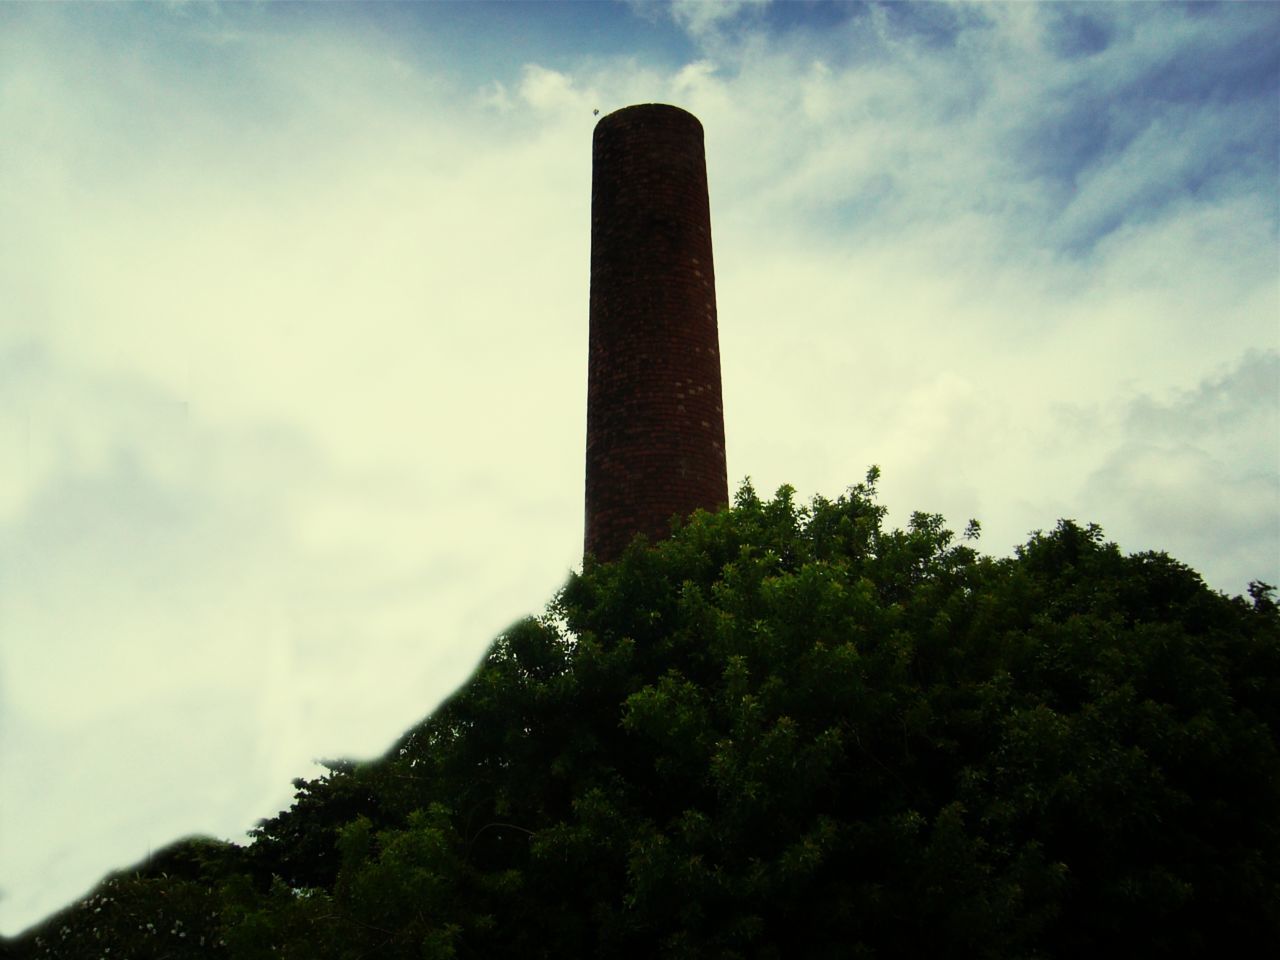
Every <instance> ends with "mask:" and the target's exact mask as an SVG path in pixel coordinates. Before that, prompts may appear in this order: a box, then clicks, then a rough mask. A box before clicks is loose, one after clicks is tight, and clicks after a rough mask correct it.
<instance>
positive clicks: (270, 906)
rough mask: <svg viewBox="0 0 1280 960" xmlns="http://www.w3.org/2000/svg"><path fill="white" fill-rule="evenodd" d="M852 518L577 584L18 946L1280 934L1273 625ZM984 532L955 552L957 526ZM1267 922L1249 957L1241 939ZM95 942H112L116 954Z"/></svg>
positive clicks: (920, 523) (1174, 580)
mask: <svg viewBox="0 0 1280 960" xmlns="http://www.w3.org/2000/svg"><path fill="white" fill-rule="evenodd" d="M875 479H876V474H875V471H872V473H871V474H870V475H869V476H868V479H867V482H866V483H864V484H860V485H858V486H857V487H854V488H852V489H851V490H850V491H849V492H848V494H847V495H845V496H843V497H841V498H839V499H838V500H835V501H827V500H823V499H818V500H815V501H814V502H813V503H812V505H810V506H808V507H801V506H798V505H797V504H796V503H794V502H793V497H792V494H791V491H790V490H789V489H787V488H784V489H782V490H781V491H779V493H778V495H777V497H776V498H775V499H773V500H772V501H762V500H761V499H759V498H758V497H757V496H756V495H755V493H754V492H753V491H752V490H751V489H750V487H744V489H743V490H742V491H741V492H740V493H739V494H738V497H737V500H736V504H735V506H734V508H733V509H731V510H727V511H724V512H722V513H719V514H716V515H706V514H698V515H696V516H695V517H694V518H692V520H691V521H690V522H689V523H688V524H687V525H685V526H683V527H682V528H681V529H679V530H678V531H677V532H676V534H675V535H674V536H673V537H672V538H671V539H670V540H668V541H665V542H663V543H661V544H658V545H657V546H656V547H652V548H646V547H645V546H644V545H643V544H637V545H635V546H633V547H632V548H631V549H630V550H629V551H628V552H627V553H626V554H625V555H624V556H623V557H622V558H621V559H620V560H619V561H618V562H617V563H613V564H607V565H598V564H593V563H589V564H588V565H587V566H586V568H585V569H584V571H583V573H582V574H581V575H580V576H574V577H572V578H571V580H570V581H569V583H568V584H567V585H566V587H565V588H564V589H563V591H562V592H561V593H560V594H559V595H558V596H557V597H556V598H555V600H554V601H553V602H552V604H551V605H550V607H549V608H548V611H547V613H546V615H545V616H543V617H542V618H539V619H530V620H527V621H525V622H522V623H520V624H517V625H516V626H514V627H513V628H512V629H511V630H509V631H508V632H507V633H506V634H504V635H503V636H502V637H500V638H499V639H498V641H497V642H496V643H495V645H494V647H493V648H492V650H491V651H490V653H489V654H488V656H487V658H486V659H485V661H484V662H483V664H482V665H481V667H480V668H479V670H478V671H477V673H476V674H475V676H474V677H473V678H472V679H471V681H470V682H469V683H468V684H467V685H466V686H464V687H463V688H462V689H461V690H460V691H459V692H458V693H457V694H456V695H455V696H454V697H453V698H452V699H451V700H449V701H448V702H447V703H446V704H444V705H443V706H442V707H441V708H440V709H439V710H437V711H436V712H435V713H434V714H433V715H432V716H431V717H429V718H428V719H427V720H425V721H424V722H423V723H422V724H420V725H419V726H417V727H416V728H414V729H413V730H411V731H409V732H408V733H407V734H406V735H405V736H404V737H403V739H402V740H401V741H400V742H399V743H398V744H397V745H396V746H395V747H394V748H393V749H392V750H391V751H390V752H389V753H388V754H387V755H386V756H385V757H383V758H382V759H381V760H378V761H375V762H370V763H362V764H352V763H345V762H339V763H332V764H330V765H329V767H330V769H329V773H328V774H327V775H326V776H324V777H321V778H320V779H317V780H309V781H308V780H298V781H295V786H296V788H297V794H296V800H295V802H294V804H293V806H292V807H291V808H290V809H289V810H286V811H284V812H282V813H280V814H279V815H277V816H275V817H273V818H271V819H270V820H267V821H264V822H263V823H262V824H261V826H260V827H259V829H258V830H257V831H256V835H255V836H254V838H253V842H252V843H251V844H249V845H247V846H244V847H240V846H235V845H230V844H224V843H218V842H213V841H187V842H184V843H182V844H179V845H177V846H175V847H173V848H170V849H169V850H168V851H166V852H165V853H164V854H163V855H161V856H159V857H156V858H153V860H152V861H151V862H150V863H149V864H148V865H146V866H145V867H143V868H141V869H138V870H131V871H128V872H126V873H122V874H120V875H118V876H116V877H114V878H112V879H109V880H108V881H106V882H105V883H104V884H103V885H102V886H101V887H100V888H99V889H98V890H97V891H96V893H95V894H94V895H93V896H92V897H91V898H89V899H88V900H86V901H84V902H83V903H81V904H78V905H76V906H75V907H73V908H71V909H69V910H68V911H66V912H65V913H64V914H62V915H60V916H58V917H55V918H54V919H53V920H52V921H51V922H49V923H48V924H46V925H45V926H44V927H43V928H42V929H41V930H39V931H38V939H37V938H36V936H34V935H33V936H30V937H28V938H26V939H25V940H24V941H22V942H21V943H15V944H12V945H11V950H13V951H14V953H15V954H17V955H19V956H35V957H57V958H82V957H83V958H89V957H92V958H95V960H97V958H100V957H104V956H106V957H118V956H124V957H131V958H148V957H156V958H159V957H166V958H175V960H176V958H184V957H192V958H195V957H218V956H227V957H236V958H259V957H261V958H267V957H271V958H279V957H285V958H300V960H301V958H307V960H313V958H351V960H355V958H366V957H379V958H411V957H412V958H423V957H426V958H435V957H459V958H469V957H555V958H564V957H596V956H600V957H610V956H618V957H632V956H635V957H653V956H663V957H689V958H693V957H707V958H713V957H714V958H731V957H740V958H749V957H750V958H801V957H803V958H823V957H830V958H850V957H884V958H890V957H894V958H896V957H903V958H906V957H912V958H915V957H1028V958H1030V957H1044V958H1049V957H1063V958H1066V957H1072V958H1074V957H1082V956H1091V955H1118V954H1122V953H1124V954H1130V955H1137V956H1162V957H1192V956H1205V955H1215V956H1218V955H1220V956H1232V955H1236V954H1237V953H1240V954H1241V955H1247V954H1246V951H1245V950H1244V946H1245V944H1247V943H1251V942H1267V941H1271V942H1275V940H1276V937H1277V935H1280V906H1278V905H1280V752H1278V750H1277V733H1278V731H1280V615H1278V614H1277V608H1276V605H1275V604H1274V602H1273V601H1272V599H1271V597H1270V588H1268V587H1267V586H1266V585H1265V584H1255V585H1254V586H1253V587H1252V588H1251V591H1250V592H1251V595H1252V599H1251V601H1247V600H1244V599H1241V598H1235V599H1229V598H1227V597H1225V596H1223V595H1221V594H1218V593H1215V592H1213V591H1211V590H1209V589H1208V588H1207V587H1206V586H1205V585H1204V583H1203V582H1202V581H1201V579H1200V578H1199V576H1198V575H1197V574H1196V573H1194V572H1193V571H1192V570H1190V569H1188V568H1187V567H1185V566H1182V565H1181V564H1179V563H1177V562H1175V561H1173V560H1171V559H1170V558H1169V557H1167V556H1165V555H1163V554H1158V553H1144V554H1137V555H1132V556H1125V555H1124V554H1122V553H1121V552H1120V551H1119V550H1118V549H1117V548H1116V547H1115V546H1114V545H1112V544H1109V543H1106V542H1105V541H1104V540H1103V538H1102V534H1101V532H1100V531H1099V530H1098V529H1097V528H1096V527H1093V526H1087V527H1082V526H1079V525H1077V524H1074V523H1071V522H1066V521H1064V522H1062V523H1060V524H1059V525H1058V527H1057V529H1055V530H1053V531H1052V532H1049V533H1041V534H1037V535H1035V536H1033V537H1032V538H1031V540H1030V541H1029V542H1028V543H1027V544H1026V545H1025V546H1024V547H1022V548H1021V549H1020V550H1019V551H1018V553H1017V555H1016V556H1015V557H1012V558H1009V559H990V558H984V557H981V556H979V555H978V554H977V553H976V551H975V550H974V549H972V548H971V547H970V546H969V545H968V544H967V543H965V542H964V541H963V540H962V541H961V542H956V541H955V540H954V538H953V536H952V534H951V533H950V532H948V531H947V530H946V529H945V528H944V525H943V521H942V519H941V518H940V517H937V516H933V515H923V514H919V515H916V516H915V517H913V518H912V521H911V523H910V526H909V528H908V529H907V530H905V531H902V530H890V529H886V527H885V526H884V523H883V515H884V510H883V508H882V507H881V506H879V505H878V504H877V503H876V502H875V498H874V485H875ZM969 533H970V534H976V525H974V524H971V527H970V531H969ZM1258 938H1261V940H1260V941H1259V940H1258ZM107 948H110V949H109V951H108V949H107Z"/></svg>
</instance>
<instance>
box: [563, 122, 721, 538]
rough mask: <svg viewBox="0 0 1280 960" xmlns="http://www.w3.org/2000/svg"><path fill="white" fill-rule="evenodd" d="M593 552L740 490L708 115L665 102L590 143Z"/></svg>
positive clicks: (605, 127)
mask: <svg viewBox="0 0 1280 960" xmlns="http://www.w3.org/2000/svg"><path fill="white" fill-rule="evenodd" d="M592 164H593V167H592V180H591V321H590V350H589V359H588V375H587V472H586V538H585V539H586V542H585V547H584V549H585V552H586V553H587V554H589V555H594V556H595V557H596V558H597V559H598V560H604V561H608V560H612V559H615V558H616V557H617V556H618V555H619V554H620V553H621V552H622V550H623V548H624V547H625V546H626V545H627V544H628V543H629V542H630V541H631V539H632V537H634V536H635V534H637V533H643V534H645V535H646V536H648V537H649V538H650V540H658V539H661V538H662V537H664V536H666V535H667V534H668V533H669V532H670V519H671V517H672V516H675V515H679V516H682V517H683V516H688V515H689V514H690V513H692V512H693V511H694V510H696V509H697V508H699V507H702V508H705V509H708V510H715V509H718V508H719V507H722V506H724V505H725V504H726V503H727V502H728V499H729V488H728V480H727V474H726V472H725V455H724V409H723V401H722V399H721V390H720V349H719V340H718V336H717V332H716V293H715V272H714V270H713V268H712V260H711V212H710V206H709V203H708V199H707V170H706V157H705V154H704V148H703V139H702V125H701V124H700V123H699V122H698V120H697V118H696V117H694V116H693V115H692V114H689V113H686V112H685V111H683V110H680V109H679V108H677V107H672V106H667V105H665V104H642V105H639V106H633V107H626V108H625V109H622V110H618V111H616V112H615V113H611V114H609V115H608V116H606V117H603V118H601V120H600V121H599V123H597V124H596V128H595V137H594V140H593V144H592Z"/></svg>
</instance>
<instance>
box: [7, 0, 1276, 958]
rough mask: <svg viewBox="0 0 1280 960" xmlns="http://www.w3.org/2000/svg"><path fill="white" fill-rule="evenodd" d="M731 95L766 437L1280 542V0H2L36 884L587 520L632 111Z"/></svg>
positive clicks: (185, 797)
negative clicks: (601, 348)
mask: <svg viewBox="0 0 1280 960" xmlns="http://www.w3.org/2000/svg"><path fill="white" fill-rule="evenodd" d="M645 102H664V103H673V104H676V105H678V106H681V107H684V108H685V109H687V110H690V111H691V112H693V113H694V114H695V115H697V116H698V117H699V118H700V120H701V121H702V123H703V126H704V128H705V132H706V147H707V163H708V177H709V182H710V192H711V208H712V231H713V238H714V244H715V269H716V275H717V294H718V307H719V318H720V345H721V356H722V362H723V379H724V406H725V415H726V449H727V458H728V468H729V481H730V487H731V489H734V488H736V487H737V486H738V485H739V483H740V482H741V481H742V480H743V479H744V478H746V477H750V478H751V481H752V483H753V485H754V486H755V487H756V489H757V490H758V491H760V492H761V493H762V494H768V493H771V492H772V491H774V490H775V489H776V488H777V487H778V486H779V485H781V484H784V483H786V484H791V485H793V486H794V487H795V488H796V489H797V491H798V493H799V495H800V496H801V497H802V498H805V499H807V498H809V497H811V496H813V495H815V494H821V495H823V496H826V497H829V498H832V497H835V496H838V495H839V494H841V493H842V492H843V491H844V490H845V489H846V488H847V487H848V486H849V485H851V484H854V483H857V482H858V481H860V480H861V479H862V478H863V476H864V475H865V473H866V471H867V468H868V467H869V466H871V465H872V464H877V465H879V466H880V468H881V470H882V472H883V478H882V480H881V483H880V491H881V500H882V502H883V503H884V504H885V505H886V506H887V507H888V508H889V510H890V515H889V516H890V520H891V522H894V523H898V524H902V523H905V521H906V518H907V517H908V516H909V515H910V513H911V512H912V511H915V510H923V511H928V512H936V513H942V514H943V515H945V516H946V517H947V519H948V520H949V521H950V524H951V526H952V528H953V529H956V530H962V529H963V528H964V525H965V523H966V521H967V520H968V519H970V518H976V519H978V520H979V521H980V522H981V524H982V530H983V534H982V540H981V542H980V544H979V546H980V547H981V548H982V549H984V550H985V551H986V552H988V553H990V554H992V555H996V556H1005V555H1009V554H1011V553H1012V551H1013V549H1014V548H1015V547H1016V546H1017V545H1018V544H1020V543H1023V542H1025V541H1026V539H1027V537H1028V536H1029V534H1030V533H1031V532H1032V531H1035V530H1041V529H1051V528H1052V527H1053V526H1054V525H1055V524H1056V522H1057V520H1058V519H1059V518H1064V517H1068V518H1074V519H1076V520H1078V521H1080V522H1096V523H1098V524H1100V525H1101V526H1102V528H1103V530H1104V531H1105V533H1106V535H1107V537H1108V538H1109V539H1112V540H1114V541H1116V542H1117V543H1119V545H1120V546H1121V548H1122V549H1124V550H1125V551H1127V552H1138V551H1143V550H1164V551H1167V552H1169V553H1170V554H1171V555H1172V556H1174V557H1175V558H1177V559H1178V560H1180V561H1182V562H1184V563H1186V564H1188V565H1189V566H1191V567H1193V568H1194V569H1196V570H1197V571H1199V572H1200V573H1201V574H1202V575H1203V576H1204V577H1205V579H1206V581H1207V582H1208V583H1209V585H1210V586H1212V587H1214V588H1215V589H1218V590H1222V591H1224V592H1226V593H1229V594H1232V595H1235V594H1241V593H1243V592H1244V591H1245V590H1246V587H1247V585H1248V583H1249V582H1250V581H1251V580H1255V579H1261V580H1265V581H1266V582H1268V583H1273V584H1274V583H1280V239H1278V236H1280V207H1278V204H1280V5H1277V4H1271V3H1233V4H1226V5H1195V4H1193V5H1185V4H1124V3H1108V4H1087V5H1074V4H1052V5H1049V4H1043V5H1041V4H1016V5H1002V4H984V5H977V6H973V5H965V4H945V5H905V4H890V5H862V4H831V3H805V2H791V3H782V2H774V3H749V4H748V3H733V2H726V3H720V4H717V5H709V4H696V3H683V2H679V3H674V4H648V3H645V4H639V3H590V4H584V3H571V4H543V3H538V4H518V3H470V4H448V3H442V4H363V5H346V4H324V5H312V4H267V3H247V4H195V3H149V4H127V5H126V4H111V5H105V4H94V5H78V4H54V5H49V4H24V3H9V4H2V5H0V933H4V934H13V933H16V932H18V931H20V930H21V929H23V928H25V927H27V926H29V925H30V924H32V923H34V922H36V921H38V920H39V919H41V918H42V917H43V916H45V915H46V914H48V913H50V912H52V911H53V910H55V909H57V908H59V907H61V906H63V905H64V904H66V903H67V902H70V901H71V900H72V899H74V898H76V897H78V896H80V895H82V894H83V893H85V892H86V891H87V890H88V889H89V888H91V887H92V885H93V884H94V883H96V882H97V881H98V880H99V879H100V878H101V876H102V875H103V874H104V873H106V872H107V871H109V870H112V869H117V868H122V867H124V866H127V865H128V864H131V863H133V862H136V861H137V860H139V859H141V858H143V857H145V856H146V855H147V853H148V852H149V851H150V850H154V849H157V848H159V847H162V846H164V845H165V844H167V843H169V842H171V841H173V840H175V839H177V838H179V837H182V836H185V835H189V834H193V833H200V834H206V835H212V836H219V837H224V838H228V839H232V840H243V839H244V838H245V831H246V830H248V829H250V828H252V827H253V826H254V824H255V823H256V822H257V821H258V820H259V819H261V818H263V817H266V816H271V815H273V814H275V813H276V812H277V811H278V810H280V809H282V808H283V807H285V806H287V805H288V803H289V801H290V799H291V796H292V788H291V786H290V781H291V779H292V778H293V777H296V776H315V775H317V774H318V773H319V772H320V768H319V767H317V766H316V765H315V761H316V760H317V759H320V758H329V757H372V756H376V755H378V754H380V753H381V752H382V751H384V750H385V749H387V748H388V747H389V746H390V745H391V743H392V742H393V741H394V740H395V738H396V737H397V735H398V734H400V733H401V732H403V731H404V730H405V729H407V728H408V727H409V726H411V725H412V724H413V723H415V722H416V721H418V720H420V719H421V718H422V717H424V716H426V715H427V714H428V713H430V712H431V710H432V709H434V707H435V706H436V705H437V704H438V703H439V702H440V701H441V700H442V699H443V698H445V697H447V696H448V695H449V693H450V692H451V691H453V690H454V689H455V688H456V687H457V686H458V685H459V684H460V683H462V682H463V681H465V679H466V678H467V676H468V675H469V674H470V673H471V671H472V670H473V669H474V667H475V666H476V664H477V662H478V661H479V659H480V658H481V657H482V655H483V653H484V651H485V649H486V648H487V646H488V645H489V643H490V642H491V641H492V639H493V638H494V637H495V636H496V635H497V634H498V633H499V632H500V631H501V630H502V629H503V628H505V627H506V626H508V625H509V624H511V623H512V622H514V621H515V620H517V619H519V618H520V617H522V616H525V615H527V614H536V613H538V612H540V611H541V610H542V609H543V607H544V605H545V604H546V602H547V601H548V600H549V599H550V598H551V597H552V596H553V594H554V593H555V591H556V590H557V589H558V588H559V587H560V586H561V585H562V584H563V583H564V581H565V580H566V578H567V577H568V575H569V573H570V571H571V570H573V569H574V568H575V567H577V566H578V565H579V563H580V558H581V549H582V532H583V530H582V523H583V503H582V498H583V479H582V471H583V463H584V440H585V424H586V384H587V376H586V356H587V293H588V279H589V278H588V263H589V245H590V238H589V223H590V221H589V214H590V180H591V166H590V164H591V159H590V158H591V134H592V128H593V125H594V123H595V121H596V117H595V111H597V110H598V111H600V113H601V115H604V114H607V113H608V112H610V111H612V110H615V109H619V108H621V107H624V106H627V105H630V104H634V103H645Z"/></svg>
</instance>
